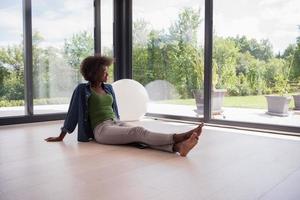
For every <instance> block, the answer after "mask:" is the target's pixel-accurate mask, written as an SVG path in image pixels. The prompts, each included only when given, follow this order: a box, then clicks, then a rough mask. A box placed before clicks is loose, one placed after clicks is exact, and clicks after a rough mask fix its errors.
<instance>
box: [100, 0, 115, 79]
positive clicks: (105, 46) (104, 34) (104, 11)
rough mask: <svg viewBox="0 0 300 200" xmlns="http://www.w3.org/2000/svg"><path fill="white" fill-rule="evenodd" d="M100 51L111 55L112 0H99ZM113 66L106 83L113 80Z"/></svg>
mask: <svg viewBox="0 0 300 200" xmlns="http://www.w3.org/2000/svg"><path fill="white" fill-rule="evenodd" d="M101 53H102V55H105V56H110V57H113V1H111V0H101ZM113 71H114V66H113V65H112V66H110V68H109V72H108V73H109V79H108V83H112V82H113V81H114V72H113Z"/></svg>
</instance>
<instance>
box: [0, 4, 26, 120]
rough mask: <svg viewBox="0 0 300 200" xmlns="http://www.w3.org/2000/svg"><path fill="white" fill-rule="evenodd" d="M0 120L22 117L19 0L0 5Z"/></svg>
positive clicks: (22, 72) (21, 40) (20, 14)
mask: <svg viewBox="0 0 300 200" xmlns="http://www.w3.org/2000/svg"><path fill="white" fill-rule="evenodd" d="M0 30H1V31H0V117H6V116H17V115H24V114H25V111H24V64H23V38H22V35H23V21H22V1H21V0H11V1H1V2H0Z"/></svg>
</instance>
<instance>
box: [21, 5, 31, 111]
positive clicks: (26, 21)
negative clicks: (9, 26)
mask: <svg viewBox="0 0 300 200" xmlns="http://www.w3.org/2000/svg"><path fill="white" fill-rule="evenodd" d="M31 21H32V14H31V0H23V41H24V43H23V44H24V47H23V49H24V94H25V96H24V101H25V115H29V116H32V115H33V80H32V23H31Z"/></svg>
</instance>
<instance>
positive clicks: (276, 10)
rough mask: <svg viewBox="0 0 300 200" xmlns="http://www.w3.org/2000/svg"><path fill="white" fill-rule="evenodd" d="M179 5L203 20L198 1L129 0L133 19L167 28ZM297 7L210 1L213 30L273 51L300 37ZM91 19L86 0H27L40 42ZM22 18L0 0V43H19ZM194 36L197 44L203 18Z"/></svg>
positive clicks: (105, 3) (288, 1) (109, 19)
mask: <svg viewBox="0 0 300 200" xmlns="http://www.w3.org/2000/svg"><path fill="white" fill-rule="evenodd" d="M75 2H76V3H75ZM101 4H102V9H101V13H102V18H101V21H102V28H101V29H102V31H103V33H102V44H103V45H104V46H108V47H112V30H113V27H112V23H113V15H112V10H113V9H112V0H102V1H101ZM184 7H193V8H199V7H200V8H201V17H202V18H203V19H204V0H151V1H149V0H133V20H137V19H144V20H145V21H148V22H149V23H150V24H151V27H152V28H154V29H156V30H162V29H165V30H167V29H168V27H169V26H170V25H171V24H172V23H174V21H175V20H176V17H177V15H178V13H179V12H180V10H182V9H183V8H184ZM299 10H300V1H299V0H239V1H237V0H214V19H213V21H214V32H215V34H216V35H218V36H224V37H227V36H237V35H240V36H241V35H246V36H247V37H249V38H255V39H257V40H260V39H269V40H270V42H271V43H272V45H273V49H274V52H276V53H277V52H279V51H281V52H283V51H284V49H285V48H286V47H287V46H288V45H289V44H291V43H295V41H296V37H297V36H300V32H299V29H298V27H297V25H300V12H299ZM93 20H94V17H93V1H92V0H32V25H33V30H37V31H39V32H40V33H41V35H42V36H43V37H44V39H45V41H44V42H43V45H44V46H48V45H51V46H61V45H62V44H63V42H64V39H65V38H70V37H71V36H72V34H74V33H76V32H78V31H82V30H86V31H88V32H90V33H91V34H92V33H93ZM203 22H204V21H203ZM22 23H23V22H22V0H1V2H0V46H2V45H7V44H14V43H20V42H21V40H22V38H21V36H22V30H23V28H22ZM198 35H199V38H198V39H199V41H200V43H203V38H204V23H202V24H201V26H200V28H199V34H198Z"/></svg>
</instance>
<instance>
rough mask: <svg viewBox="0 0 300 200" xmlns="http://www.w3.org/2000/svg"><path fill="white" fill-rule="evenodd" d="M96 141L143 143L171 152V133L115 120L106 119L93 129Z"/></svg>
mask: <svg viewBox="0 0 300 200" xmlns="http://www.w3.org/2000/svg"><path fill="white" fill-rule="evenodd" d="M94 137H95V140H96V142H98V143H100V144H130V143H134V142H137V143H143V144H147V145H148V146H149V147H151V148H153V149H158V150H162V151H168V152H173V144H174V141H173V134H164V133H155V132H151V131H148V130H147V129H145V128H143V127H140V126H131V125H129V124H127V123H124V122H121V121H115V120H106V121H104V122H102V123H101V124H99V125H97V126H96V127H95V129H94Z"/></svg>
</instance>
